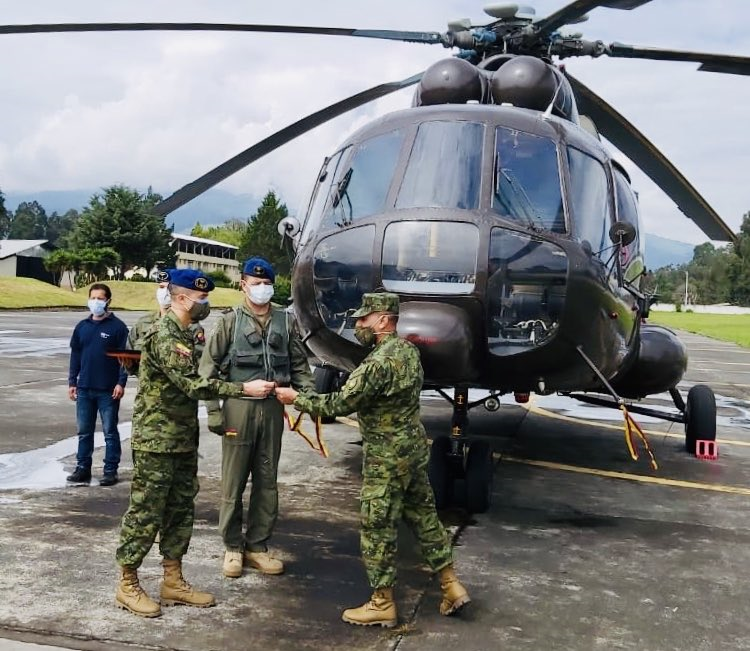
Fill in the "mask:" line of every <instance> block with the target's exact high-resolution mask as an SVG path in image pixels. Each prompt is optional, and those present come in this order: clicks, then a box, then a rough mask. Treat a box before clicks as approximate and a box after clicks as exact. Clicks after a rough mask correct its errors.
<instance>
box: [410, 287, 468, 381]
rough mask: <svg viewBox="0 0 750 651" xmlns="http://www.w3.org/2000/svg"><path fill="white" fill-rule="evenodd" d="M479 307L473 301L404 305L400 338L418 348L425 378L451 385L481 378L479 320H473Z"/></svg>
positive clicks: (424, 302) (421, 302)
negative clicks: (478, 341) (477, 328)
mask: <svg viewBox="0 0 750 651" xmlns="http://www.w3.org/2000/svg"><path fill="white" fill-rule="evenodd" d="M465 308H466V309H465ZM477 308H478V306H477V305H474V302H473V301H471V300H470V299H467V301H466V305H465V306H458V305H454V304H450V303H438V302H433V301H419V300H417V301H403V302H402V303H401V308H400V314H399V320H398V332H399V335H400V336H401V337H402V338H404V339H406V340H407V341H410V342H411V343H413V344H415V345H416V346H417V348H419V351H420V354H421V357H422V366H423V368H424V372H425V376H426V377H429V378H430V379H435V380H437V381H438V382H442V381H445V382H447V383H449V384H461V383H465V382H471V381H474V380H476V379H477V378H478V377H479V371H480V369H479V363H478V362H479V360H478V359H477V353H478V350H477V347H476V345H475V342H476V341H477V335H478V333H477V332H475V325H474V324H476V323H478V322H479V320H478V319H476V318H473V312H474V310H475V309H477Z"/></svg>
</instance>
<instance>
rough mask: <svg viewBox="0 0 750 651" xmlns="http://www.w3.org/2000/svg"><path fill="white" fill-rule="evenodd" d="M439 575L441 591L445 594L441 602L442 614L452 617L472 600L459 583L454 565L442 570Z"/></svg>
mask: <svg viewBox="0 0 750 651" xmlns="http://www.w3.org/2000/svg"><path fill="white" fill-rule="evenodd" d="M439 574H440V590H442V592H443V599H442V601H441V602H440V614H441V615H452V614H453V613H456V612H458V611H459V610H461V608H463V607H464V606H465V605H466V604H468V603H469V602H470V601H471V599H470V598H469V593H468V592H466V588H464V587H463V586H462V585H461V583H460V582H459V580H458V577H457V576H456V573H455V572H454V571H453V566H452V565H449V566H448V567H444V568H443V569H442V570H440V572H439Z"/></svg>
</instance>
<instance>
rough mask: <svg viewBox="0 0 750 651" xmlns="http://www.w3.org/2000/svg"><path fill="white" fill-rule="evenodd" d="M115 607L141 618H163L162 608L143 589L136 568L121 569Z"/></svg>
mask: <svg viewBox="0 0 750 651" xmlns="http://www.w3.org/2000/svg"><path fill="white" fill-rule="evenodd" d="M115 606H117V607H118V608H122V609H123V610H129V611H130V612H131V613H133V614H134V615H139V616H140V617H161V608H160V607H159V604H157V603H156V602H155V601H154V600H153V599H152V598H151V597H149V596H148V595H147V594H146V592H145V591H144V590H143V588H141V584H140V582H139V581H138V570H136V568H134V567H121V568H120V582H119V583H118V584H117V593H116V594H115Z"/></svg>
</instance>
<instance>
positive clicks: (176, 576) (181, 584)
mask: <svg viewBox="0 0 750 651" xmlns="http://www.w3.org/2000/svg"><path fill="white" fill-rule="evenodd" d="M161 564H162V566H163V567H164V581H163V582H162V584H161V592H160V597H161V599H160V600H161V603H162V605H163V606H179V605H183V606H196V607H198V608H208V607H209V606H215V605H216V600H215V599H214V596H213V595H212V594H209V593H208V592H199V591H198V590H196V589H194V588H193V586H191V585H190V584H189V583H188V582H187V581H185V579H184V578H183V576H182V561H181V560H180V559H175V560H169V559H167V558H165V559H164V560H163V561H162V562H161Z"/></svg>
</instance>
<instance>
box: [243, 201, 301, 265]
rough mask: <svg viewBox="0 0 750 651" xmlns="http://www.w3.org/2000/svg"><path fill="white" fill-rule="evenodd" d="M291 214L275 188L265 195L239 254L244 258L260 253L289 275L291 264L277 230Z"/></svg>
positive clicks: (248, 228) (244, 236) (245, 234)
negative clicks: (282, 221) (280, 223)
mask: <svg viewBox="0 0 750 651" xmlns="http://www.w3.org/2000/svg"><path fill="white" fill-rule="evenodd" d="M288 215H289V211H288V210H287V207H286V205H285V204H283V203H281V202H280V201H279V199H278V197H277V196H276V193H275V192H274V191H273V190H270V191H269V192H268V194H267V195H266V196H265V197H263V201H262V202H261V204H260V207H259V208H258V210H257V212H256V213H255V214H254V215H253V216H252V217H251V218H250V220H249V224H248V227H247V230H246V231H245V232H244V233H243V236H242V241H241V242H240V248H239V250H238V251H237V256H238V259H239V261H240V264H242V261H243V260H246V259H247V258H249V257H251V256H254V255H259V256H262V257H264V258H265V259H266V260H268V261H269V262H270V263H271V264H272V265H273V266H274V269H275V270H276V273H277V274H282V275H288V274H289V270H290V267H291V264H290V262H289V257H288V256H287V254H286V252H285V251H284V250H283V249H282V248H281V236H280V235H279V232H278V230H277V226H278V224H279V222H280V221H281V220H282V219H284V217H286V216H288Z"/></svg>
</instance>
